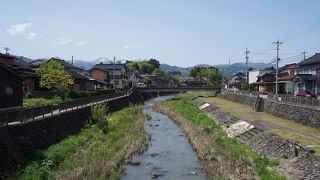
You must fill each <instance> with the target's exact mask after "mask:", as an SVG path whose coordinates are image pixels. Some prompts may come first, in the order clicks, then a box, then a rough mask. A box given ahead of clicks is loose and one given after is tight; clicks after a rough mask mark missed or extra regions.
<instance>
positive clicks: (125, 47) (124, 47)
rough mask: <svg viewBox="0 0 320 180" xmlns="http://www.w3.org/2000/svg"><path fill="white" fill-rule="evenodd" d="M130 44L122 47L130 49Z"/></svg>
mask: <svg viewBox="0 0 320 180" xmlns="http://www.w3.org/2000/svg"><path fill="white" fill-rule="evenodd" d="M130 48H131V46H123V49H130Z"/></svg>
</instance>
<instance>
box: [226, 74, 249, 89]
mask: <svg viewBox="0 0 320 180" xmlns="http://www.w3.org/2000/svg"><path fill="white" fill-rule="evenodd" d="M246 82H247V77H246V75H245V74H243V73H241V72H239V73H237V74H235V75H233V76H231V78H230V79H229V80H228V81H227V84H228V85H229V88H234V89H241V84H243V83H246Z"/></svg>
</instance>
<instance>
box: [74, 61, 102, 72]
mask: <svg viewBox="0 0 320 180" xmlns="http://www.w3.org/2000/svg"><path fill="white" fill-rule="evenodd" d="M68 62H69V63H71V61H70V60H68ZM95 64H96V62H95V61H82V60H73V65H75V66H78V67H79V68H81V69H84V70H89V69H91V68H92V67H93V66H94V65H95Z"/></svg>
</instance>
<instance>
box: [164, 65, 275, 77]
mask: <svg viewBox="0 0 320 180" xmlns="http://www.w3.org/2000/svg"><path fill="white" fill-rule="evenodd" d="M196 66H197V67H216V68H218V69H219V70H220V71H222V72H223V73H224V75H228V74H229V65H228V64H219V65H209V64H197V65H196ZM248 66H249V67H251V68H253V69H264V68H267V67H271V66H273V65H271V64H269V63H249V64H248ZM194 67H195V66H194ZM160 68H161V69H162V70H163V71H165V72H172V71H180V72H181V73H182V74H187V73H188V71H189V69H190V68H192V67H188V68H182V67H178V66H170V65H168V64H160ZM238 72H242V73H244V72H246V65H245V63H234V64H231V65H230V73H231V74H236V73H238Z"/></svg>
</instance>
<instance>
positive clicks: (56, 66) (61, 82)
mask: <svg viewBox="0 0 320 180" xmlns="http://www.w3.org/2000/svg"><path fill="white" fill-rule="evenodd" d="M36 73H37V74H38V75H39V76H40V87H45V88H47V89H49V90H55V91H57V92H68V91H70V90H71V88H72V86H73V84H74V80H73V78H72V76H71V75H70V74H69V73H67V72H66V71H64V68H63V66H62V65H61V64H60V63H59V62H57V61H55V60H49V61H47V62H44V63H42V64H41V65H40V67H39V68H38V69H37V70H36Z"/></svg>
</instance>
